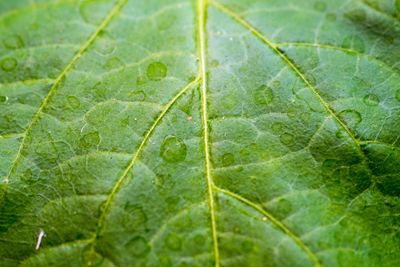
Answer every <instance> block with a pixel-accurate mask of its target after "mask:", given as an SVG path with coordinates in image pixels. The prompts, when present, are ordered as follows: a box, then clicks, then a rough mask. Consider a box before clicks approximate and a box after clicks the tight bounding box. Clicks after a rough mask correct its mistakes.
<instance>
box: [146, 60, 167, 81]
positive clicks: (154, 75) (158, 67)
mask: <svg viewBox="0 0 400 267" xmlns="http://www.w3.org/2000/svg"><path fill="white" fill-rule="evenodd" d="M167 71H168V69H167V66H165V65H164V64H163V63H161V62H158V61H157V62H153V63H151V64H150V65H149V66H148V67H147V77H148V78H149V79H150V80H152V81H159V80H162V79H163V78H165V76H167Z"/></svg>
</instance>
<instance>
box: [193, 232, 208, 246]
mask: <svg viewBox="0 0 400 267" xmlns="http://www.w3.org/2000/svg"><path fill="white" fill-rule="evenodd" d="M194 242H195V243H196V245H198V246H203V245H204V244H205V242H206V239H205V237H204V235H202V234H197V235H196V236H195V237H194Z"/></svg>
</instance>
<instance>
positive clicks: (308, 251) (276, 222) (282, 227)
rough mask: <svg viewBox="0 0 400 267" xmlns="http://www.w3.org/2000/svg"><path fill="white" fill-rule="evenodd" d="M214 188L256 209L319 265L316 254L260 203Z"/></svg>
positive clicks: (318, 266)
mask: <svg viewBox="0 0 400 267" xmlns="http://www.w3.org/2000/svg"><path fill="white" fill-rule="evenodd" d="M214 188H215V190H217V191H219V192H221V193H223V194H224V195H227V196H230V197H232V198H234V199H236V200H238V201H240V202H242V203H244V204H245V205H247V206H249V207H250V208H252V209H254V210H256V211H257V212H259V213H261V214H262V215H263V216H265V217H266V218H267V219H268V220H270V221H271V222H272V223H273V224H274V225H276V226H277V227H278V228H279V229H280V230H281V231H283V232H284V233H285V234H286V235H287V236H289V237H290V238H291V239H292V240H293V241H294V242H295V243H296V244H297V245H298V246H299V247H300V248H301V249H302V250H303V251H304V252H305V253H306V254H307V255H308V257H309V258H310V259H311V260H312V262H313V263H314V266H316V267H321V266H322V265H321V263H320V262H319V260H318V258H317V256H316V255H315V254H314V252H312V251H311V249H310V248H309V247H308V246H307V245H306V244H305V243H304V242H303V241H302V240H301V239H300V238H299V237H298V236H297V235H296V234H295V233H293V232H292V231H291V230H290V229H289V228H287V227H286V226H285V225H284V224H283V223H282V222H280V221H279V220H278V219H277V218H275V217H274V216H273V215H272V214H271V213H269V212H268V211H266V210H265V209H263V208H262V207H261V206H260V205H258V204H256V203H254V202H252V201H250V200H248V199H247V198H244V197H242V196H241V195H238V194H236V193H233V192H231V191H229V190H226V189H223V188H220V187H217V186H214Z"/></svg>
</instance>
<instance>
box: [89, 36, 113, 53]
mask: <svg viewBox="0 0 400 267" xmlns="http://www.w3.org/2000/svg"><path fill="white" fill-rule="evenodd" d="M94 49H95V50H96V51H97V52H98V53H100V54H102V55H108V54H111V53H112V52H114V50H115V40H114V39H113V38H112V37H111V36H110V35H109V34H108V33H106V32H102V33H101V34H100V37H99V38H98V41H97V42H96V44H95V47H94Z"/></svg>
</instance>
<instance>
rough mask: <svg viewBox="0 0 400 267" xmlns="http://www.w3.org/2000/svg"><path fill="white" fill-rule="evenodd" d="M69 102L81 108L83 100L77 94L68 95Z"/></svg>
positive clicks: (74, 106)
mask: <svg viewBox="0 0 400 267" xmlns="http://www.w3.org/2000/svg"><path fill="white" fill-rule="evenodd" d="M67 102H68V104H69V105H70V106H71V107H72V108H79V107H80V105H81V102H80V101H79V99H78V98H77V97H76V96H72V95H71V96H68V97H67Z"/></svg>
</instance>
